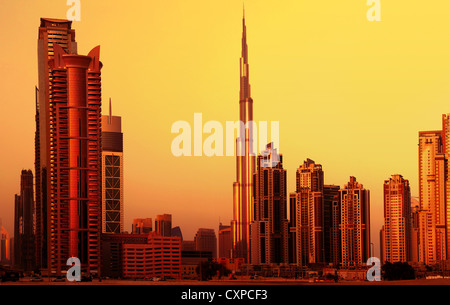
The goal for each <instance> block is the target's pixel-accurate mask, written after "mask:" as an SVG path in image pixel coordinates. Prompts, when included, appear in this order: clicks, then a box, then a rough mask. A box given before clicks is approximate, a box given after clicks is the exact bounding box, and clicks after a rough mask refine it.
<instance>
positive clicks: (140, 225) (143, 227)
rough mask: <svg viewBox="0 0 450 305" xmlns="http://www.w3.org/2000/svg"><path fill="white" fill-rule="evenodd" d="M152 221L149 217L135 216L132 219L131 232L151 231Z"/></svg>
mask: <svg viewBox="0 0 450 305" xmlns="http://www.w3.org/2000/svg"><path fill="white" fill-rule="evenodd" d="M152 230H153V222H152V219H151V218H137V219H133V224H132V228H131V233H132V234H146V233H149V232H152Z"/></svg>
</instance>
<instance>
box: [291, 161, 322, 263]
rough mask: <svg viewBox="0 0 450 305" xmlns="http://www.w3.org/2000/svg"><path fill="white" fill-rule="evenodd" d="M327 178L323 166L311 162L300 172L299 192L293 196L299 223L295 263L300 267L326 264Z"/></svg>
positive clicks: (292, 209) (307, 162) (300, 168)
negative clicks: (324, 191) (324, 221)
mask: <svg viewBox="0 0 450 305" xmlns="http://www.w3.org/2000/svg"><path fill="white" fill-rule="evenodd" d="M323 176H324V175H323V171H322V166H321V165H320V164H316V163H315V162H314V161H313V160H311V159H307V160H306V161H305V162H304V163H303V164H302V165H300V167H299V168H298V169H297V180H296V185H297V190H296V192H295V193H291V194H290V203H291V205H292V206H291V211H292V213H294V217H295V220H296V223H295V224H294V225H295V232H293V233H294V234H293V235H291V238H295V239H296V241H295V248H296V257H295V262H296V263H297V265H299V266H306V265H307V264H311V263H322V262H323V261H324V251H325V248H324V225H323V212H324V210H323V204H324V201H323V200H324V195H323V189H324V178H323ZM291 217H292V216H291ZM291 223H292V222H291ZM291 233H292V232H291ZM291 244H294V243H293V242H292V243H291Z"/></svg>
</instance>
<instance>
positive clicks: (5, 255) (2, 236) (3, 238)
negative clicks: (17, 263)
mask: <svg viewBox="0 0 450 305" xmlns="http://www.w3.org/2000/svg"><path fill="white" fill-rule="evenodd" d="M9 243H10V238H9V233H8V231H6V229H5V228H4V227H3V226H2V225H0V264H3V265H8V264H10V263H11V256H10V254H11V252H10V244H9Z"/></svg>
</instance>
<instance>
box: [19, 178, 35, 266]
mask: <svg viewBox="0 0 450 305" xmlns="http://www.w3.org/2000/svg"><path fill="white" fill-rule="evenodd" d="M33 197H34V190H33V173H32V172H31V170H22V173H21V175H20V194H19V195H16V196H15V213H14V256H15V257H14V264H15V265H16V266H17V267H19V268H21V269H22V270H24V271H32V270H34V268H35V266H36V255H35V254H36V247H35V244H34V240H35V235H34V198H33Z"/></svg>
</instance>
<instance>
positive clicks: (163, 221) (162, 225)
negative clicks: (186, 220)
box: [155, 214, 172, 237]
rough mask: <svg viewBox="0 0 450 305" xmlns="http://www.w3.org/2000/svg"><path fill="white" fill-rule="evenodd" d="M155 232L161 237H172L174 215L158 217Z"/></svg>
mask: <svg viewBox="0 0 450 305" xmlns="http://www.w3.org/2000/svg"><path fill="white" fill-rule="evenodd" d="M155 232H157V233H159V234H160V235H161V236H166V237H171V236H172V215H170V214H164V215H156V219H155Z"/></svg>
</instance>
